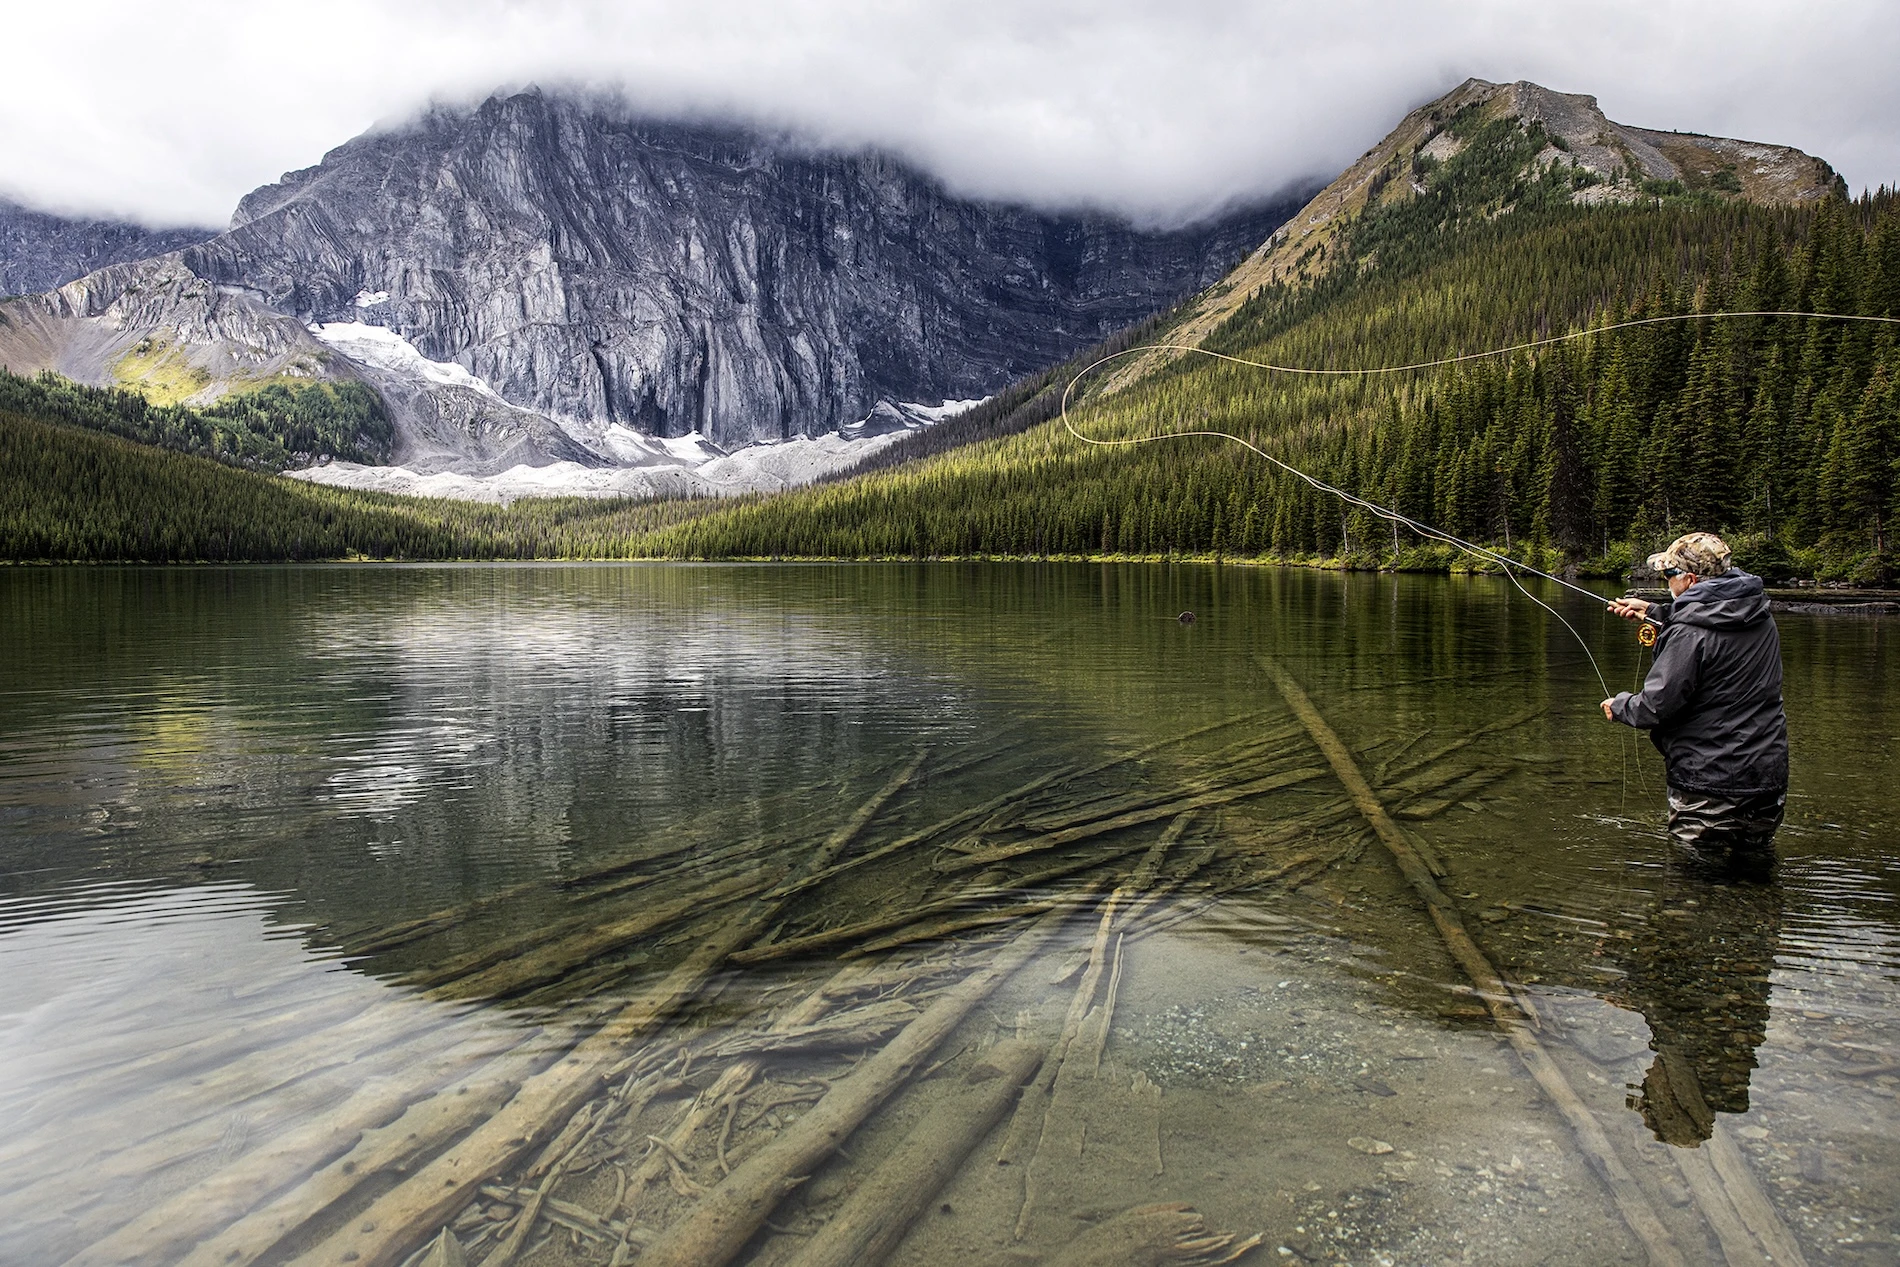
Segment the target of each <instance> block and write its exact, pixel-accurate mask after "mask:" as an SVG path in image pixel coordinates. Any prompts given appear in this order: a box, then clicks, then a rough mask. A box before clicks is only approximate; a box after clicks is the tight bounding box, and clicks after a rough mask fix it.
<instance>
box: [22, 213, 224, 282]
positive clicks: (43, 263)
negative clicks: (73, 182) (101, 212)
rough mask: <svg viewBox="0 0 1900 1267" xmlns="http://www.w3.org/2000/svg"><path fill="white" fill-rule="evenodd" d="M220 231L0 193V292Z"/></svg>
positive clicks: (57, 279) (139, 257)
mask: <svg viewBox="0 0 1900 1267" xmlns="http://www.w3.org/2000/svg"><path fill="white" fill-rule="evenodd" d="M216 234H217V230H216V229H147V228H145V227H143V226H142V225H136V224H127V223H125V222H123V221H120V220H80V219H71V218H68V217H66V216H56V215H52V214H50V213H48V212H44V211H33V210H31V209H29V208H26V207H22V206H20V205H19V204H18V203H14V202H8V201H6V200H5V199H3V198H0V295H28V294H37V293H38V292H40V291H43V290H51V289H53V288H54V287H55V286H64V285H65V284H66V283H67V282H69V281H72V280H73V279H74V278H77V277H84V276H85V275H86V274H87V273H90V272H93V271H94V270H95V269H101V268H105V267H106V266H107V265H109V264H123V263H125V262H127V261H129V260H142V259H149V258H151V257H152V256H154V255H163V254H165V253H166V252H167V251H176V250H178V249H179V248H180V247H185V246H190V245H192V244H193V243H195V242H202V241H204V240H205V239H206V238H209V237H214V236H216Z"/></svg>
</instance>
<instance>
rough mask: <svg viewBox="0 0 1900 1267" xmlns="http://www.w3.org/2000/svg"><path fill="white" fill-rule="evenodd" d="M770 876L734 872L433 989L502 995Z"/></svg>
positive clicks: (761, 884) (739, 894)
mask: <svg viewBox="0 0 1900 1267" xmlns="http://www.w3.org/2000/svg"><path fill="white" fill-rule="evenodd" d="M772 878H773V877H760V876H756V875H742V876H734V877H732V878H730V879H727V880H722V881H720V882H718V883H716V884H711V885H708V886H707V887H706V888H704V889H702V890H700V891H699V892H696V893H689V894H686V895H685V896H682V897H677V898H674V899H673V900H672V901H670V902H662V903H660V904H658V905H655V906H649V907H647V908H645V909H644V910H641V911H639V912H637V913H636V914H633V915H630V916H628V917H627V918H625V919H618V920H611V921H608V922H605V923H597V924H594V925H592V926H591V927H582V928H580V929H579V930H577V931H576V932H574V933H573V934H572V935H570V936H567V937H563V938H561V939H559V940H557V941H553V942H548V943H544V944H543V945H541V946H539V947H537V948H535V949H534V950H533V951H530V952H529V953H526V954H523V955H520V956H518V957H516V958H513V959H506V960H503V961H502V962H501V963H498V964H495V965H494V966H493V967H490V968H485V969H483V970H481V971H479V972H474V973H471V974H469V975H467V976H463V977H450V978H447V979H444V980H439V981H437V982H436V983H435V989H436V991H437V993H439V994H440V995H442V996H443V997H447V998H464V999H478V998H504V997H507V996H508V995H513V994H519V993H521V992H522V991H524V990H530V989H533V988H534V987H536V986H542V985H547V984H549V983H551V982H555V981H558V980H560V979H561V978H563V977H565V976H567V975H568V974H569V973H571V972H573V971H574V970H575V969H577V968H579V967H581V966H582V965H584V964H586V963H589V962H590V961H592V960H594V959H598V958H599V957H600V956H602V955H606V954H611V953H612V952H614V951H616V950H619V949H621V948H622V947H625V946H628V945H631V944H632V943H634V942H636V941H639V940H640V939H641V938H643V937H647V936H650V935H651V934H653V933H656V932H658V931H660V930H661V929H664V928H669V927H671V926H673V925H674V924H678V923H680V922H681V921H682V920H684V919H686V918H687V917H688V916H694V915H703V914H704V913H705V912H707V911H709V910H712V909H715V908H717V907H720V906H723V905H725V904H726V903H728V902H733V901H737V900H739V899H741V898H746V897H751V896H754V895H755V894H757V893H759V892H760V891H761V890H763V889H765V888H767V887H768V886H769V885H770V884H771V882H772Z"/></svg>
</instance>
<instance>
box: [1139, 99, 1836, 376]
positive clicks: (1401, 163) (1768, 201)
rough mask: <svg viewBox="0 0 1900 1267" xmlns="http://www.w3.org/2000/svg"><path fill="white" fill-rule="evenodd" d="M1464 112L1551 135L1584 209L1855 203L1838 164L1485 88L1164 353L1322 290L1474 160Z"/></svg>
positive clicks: (1314, 205) (1434, 122) (1234, 280)
mask: <svg viewBox="0 0 1900 1267" xmlns="http://www.w3.org/2000/svg"><path fill="white" fill-rule="evenodd" d="M1464 112H1469V113H1470V114H1472V115H1475V116H1476V117H1478V118H1480V119H1484V120H1487V121H1489V120H1508V119H1516V120H1518V121H1520V123H1522V124H1523V125H1525V126H1526V128H1528V127H1530V126H1532V125H1535V126H1536V127H1538V128H1540V129H1542V131H1543V132H1544V133H1545V135H1547V136H1548V137H1550V138H1551V141H1552V143H1551V144H1547V145H1546V146H1545V147H1544V148H1543V149H1542V150H1540V151H1539V152H1538V153H1537V154H1536V156H1535V157H1534V158H1533V159H1532V160H1531V165H1532V166H1533V167H1537V168H1545V169H1548V168H1550V167H1552V166H1553V165H1555V166H1559V167H1568V168H1569V169H1571V171H1572V172H1573V173H1577V174H1579V175H1578V176H1577V182H1578V183H1577V187H1576V189H1575V190H1574V192H1573V193H1572V195H1571V197H1572V200H1573V201H1574V202H1577V203H1579V204H1583V205H1594V204H1603V203H1623V204H1629V203H1635V202H1638V201H1641V200H1643V199H1645V198H1653V197H1656V196H1658V195H1656V194H1654V193H1650V192H1646V191H1645V182H1661V183H1662V184H1664V185H1666V184H1667V183H1669V182H1678V183H1680V184H1681V185H1682V190H1681V192H1685V193H1694V192H1700V193H1705V194H1709V195H1711V196H1718V197H1730V198H1735V199H1738V200H1746V201H1749V202H1757V203H1762V204H1765V205H1770V206H1774V205H1790V204H1793V205H1798V204H1802V203H1810V202H1815V201H1818V200H1819V199H1822V198H1826V197H1828V196H1829V195H1833V194H1842V195H1844V194H1845V192H1846V186H1845V184H1844V183H1843V182H1842V181H1841V178H1840V177H1839V176H1838V175H1836V174H1835V172H1834V169H1833V168H1832V167H1831V166H1829V165H1828V164H1827V162H1826V161H1824V160H1822V159H1818V158H1815V157H1814V156H1812V155H1810V154H1806V153H1803V152H1802V151H1800V150H1797V149H1794V148H1793V147H1790V146H1783V145H1770V144H1765V143H1762V142H1756V141H1739V140H1734V139H1731V138H1728V137H1712V136H1705V135H1702V134H1700V133H1689V132H1661V131H1656V130H1654V129H1648V128H1635V127H1629V126H1627V125H1624V124H1619V123H1615V122H1612V121H1611V120H1610V119H1609V118H1608V117H1607V116H1605V115H1604V113H1603V111H1602V110H1601V109H1600V108H1599V107H1598V105H1597V100H1596V98H1595V97H1593V96H1588V95H1586V94H1580V93H1560V92H1555V91H1553V90H1551V89H1549V88H1545V87H1543V86H1542V85H1540V84H1535V83H1531V82H1530V81H1528V80H1518V81H1517V82H1515V83H1510V84H1495V83H1491V82H1489V81H1487V80H1483V79H1477V78H1475V77H1474V78H1470V79H1467V80H1465V81H1464V82H1463V83H1461V84H1459V85H1458V86H1457V87H1456V88H1454V89H1452V90H1451V91H1450V92H1448V93H1446V94H1445V95H1444V96H1442V97H1438V98H1436V99H1435V100H1432V101H1429V102H1427V103H1426V104H1424V105H1422V106H1419V107H1418V108H1417V109H1415V110H1412V111H1411V112H1409V113H1408V114H1407V115H1406V116H1405V118H1403V119H1401V120H1400V121H1399V123H1398V125H1397V126H1396V127H1394V128H1393V129H1392V130H1391V131H1390V132H1388V133H1387V134H1386V135H1385V137H1384V138H1382V139H1381V140H1380V141H1379V143H1378V144H1377V145H1374V146H1373V147H1372V148H1371V149H1369V150H1367V151H1366V152H1365V153H1364V154H1362V155H1360V156H1359V157H1358V158H1357V159H1355V160H1354V161H1353V162H1352V163H1351V164H1350V165H1349V166H1348V167H1347V168H1346V169H1345V170H1344V171H1343V172H1341V173H1340V174H1339V175H1338V176H1336V177H1335V178H1334V179H1333V180H1332V181H1331V182H1329V183H1328V184H1327V185H1326V187H1325V188H1323V189H1321V190H1320V191H1319V193H1317V194H1315V195H1314V196H1313V197H1312V199H1311V200H1310V201H1308V202H1307V203H1306V205H1305V206H1303V207H1301V208H1300V210H1299V211H1297V212H1296V213H1294V215H1293V216H1291V217H1290V218H1289V219H1288V221H1287V222H1286V224H1285V225H1283V226H1281V227H1280V228H1279V229H1278V230H1276V231H1275V232H1274V233H1273V235H1272V236H1271V237H1269V238H1268V239H1267V240H1266V241H1264V242H1262V243H1261V244H1260V245H1259V246H1258V247H1257V248H1255V249H1254V250H1253V251H1252V252H1250V253H1249V254H1248V256H1247V258H1246V259H1244V260H1242V261H1241V262H1240V264H1238V265H1237V266H1236V267H1235V268H1234V270H1233V271H1232V272H1231V273H1229V274H1228V275H1227V276H1226V277H1223V278H1222V279H1221V280H1220V281H1219V282H1217V283H1216V284H1215V285H1213V286H1211V287H1209V288H1208V289H1207V290H1206V291H1204V292H1202V294H1201V295H1199V296H1197V297H1196V298H1195V299H1194V300H1192V301H1190V302H1189V303H1188V304H1187V305H1186V306H1185V308H1184V311H1183V314H1182V317H1181V319H1180V320H1179V321H1178V322H1177V323H1176V324H1175V325H1174V326H1173V327H1172V329H1171V330H1169V331H1168V332H1167V333H1166V336H1165V339H1164V341H1166V342H1172V343H1186V344H1199V343H1200V342H1201V341H1202V340H1203V339H1205V338H1206V337H1207V336H1208V335H1210V334H1212V333H1213V332H1214V331H1215V330H1216V329H1217V328H1218V327H1219V326H1220V325H1221V323H1223V322H1224V321H1226V320H1228V319H1229V318H1231V317H1232V316H1233V315H1234V314H1235V313H1236V312H1237V311H1238V310H1239V308H1240V306H1241V305H1242V304H1243V303H1245V302H1246V300H1247V298H1248V297H1249V296H1250V295H1252V294H1254V293H1256V292H1257V291H1259V290H1261V289H1263V288H1266V287H1271V286H1276V285H1287V284H1296V285H1297V284H1300V283H1301V282H1303V281H1311V280H1314V279H1316V277H1317V276H1318V275H1319V274H1320V273H1321V272H1323V271H1324V270H1325V269H1327V268H1329V267H1331V266H1332V265H1333V264H1334V263H1335V262H1336V261H1337V259H1338V253H1337V251H1336V249H1335V242H1334V239H1335V238H1336V236H1337V235H1338V234H1339V232H1340V231H1341V229H1342V228H1343V227H1344V226H1346V225H1348V224H1350V223H1351V222H1352V220H1353V219H1354V218H1355V217H1356V216H1360V215H1363V214H1364V213H1365V212H1366V211H1367V210H1368V208H1370V207H1373V206H1378V205H1386V206H1390V205H1392V204H1394V203H1395V202H1399V201H1403V200H1406V199H1410V198H1415V197H1419V196H1422V195H1423V194H1424V193H1425V192H1426V187H1425V184H1424V183H1423V181H1422V179H1421V176H1422V175H1423V174H1424V173H1422V172H1421V171H1420V168H1421V167H1429V166H1430V165H1436V164H1439V163H1442V162H1444V161H1445V160H1446V159H1448V158H1450V157H1453V156H1455V155H1456V154H1457V153H1458V152H1459V151H1460V150H1461V149H1462V144H1461V143H1460V142H1459V139H1458V138H1457V137H1456V136H1454V135H1453V133H1452V131H1451V129H1450V125H1451V124H1452V123H1453V121H1454V120H1456V119H1458V118H1459V116H1460V114H1461V113H1464ZM1421 156H1422V161H1421ZM1527 174H1529V173H1527ZM1725 175H1726V176H1728V177H1732V181H1731V180H1730V179H1724V176H1725ZM1731 184H1732V185H1733V188H1730V187H1729V186H1730V185H1731ZM1655 187H1656V186H1655V185H1654V184H1651V185H1650V189H1652V190H1653V189H1654V188H1655ZM1503 210H1508V208H1505V209H1503ZM1177 355H1179V354H1178V353H1173V352H1168V351H1165V350H1157V351H1154V352H1152V353H1149V354H1148V355H1146V356H1143V357H1141V358H1137V359H1133V360H1131V361H1130V362H1129V363H1128V364H1126V365H1124V366H1122V367H1121V368H1119V369H1118V370H1117V371H1116V372H1115V374H1114V375H1113V376H1112V377H1111V379H1110V381H1109V387H1110V389H1111V390H1119V389H1120V388H1123V387H1126V386H1128V385H1130V384H1132V383H1134V382H1136V381H1138V380H1139V379H1141V378H1142V377H1144V376H1146V375H1147V374H1150V373H1152V372H1154V370H1155V369H1156V368H1157V367H1158V366H1160V365H1162V364H1165V363H1167V362H1168V361H1170V360H1172V359H1174V358H1175V357H1176V356H1177Z"/></svg>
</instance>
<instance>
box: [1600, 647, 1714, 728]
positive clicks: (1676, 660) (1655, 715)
mask: <svg viewBox="0 0 1900 1267" xmlns="http://www.w3.org/2000/svg"><path fill="white" fill-rule="evenodd" d="M1671 632H1672V633H1673V634H1674V635H1675V636H1673V637H1669V638H1664V639H1663V640H1662V643H1661V645H1659V646H1658V647H1657V648H1656V660H1655V662H1654V663H1653V664H1651V665H1650V666H1649V676H1648V677H1646V678H1644V679H1643V689H1642V690H1640V691H1638V692H1636V693H1635V694H1631V693H1630V692H1628V691H1624V692H1622V693H1621V694H1619V695H1618V696H1617V697H1616V698H1615V699H1613V700H1612V701H1611V702H1610V715H1611V716H1613V717H1615V718H1616V720H1618V721H1620V722H1622V723H1623V724H1624V725H1625V726H1634V727H1636V728H1637V729H1638V730H1654V729H1655V728H1656V727H1658V726H1662V725H1666V724H1668V723H1669V722H1670V721H1671V720H1672V719H1673V718H1675V717H1676V716H1677V714H1679V713H1681V712H1682V710H1683V709H1684V708H1686V707H1688V704H1689V700H1690V697H1691V696H1693V695H1694V694H1695V688H1696V682H1697V680H1698V679H1699V677H1700V676H1701V670H1702V660H1701V657H1700V656H1699V655H1697V654H1696V640H1695V639H1694V638H1689V637H1684V636H1683V635H1684V634H1685V633H1686V632H1688V631H1687V630H1673V631H1671Z"/></svg>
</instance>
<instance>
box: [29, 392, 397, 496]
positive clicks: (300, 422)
mask: <svg viewBox="0 0 1900 1267" xmlns="http://www.w3.org/2000/svg"><path fill="white" fill-rule="evenodd" d="M0 410H4V411H6V412H9V413H15V414H22V415H25V416H27V417H32V418H44V419H50V420H54V421H58V422H63V423H67V424H69V425H71V426H76V427H88V428H91V429H93V430H95V431H104V432H109V433H110V434H112V435H117V436H124V437H125V438H126V439H128V440H137V441H139V442H140V443H142V444H153V445H157V446H159V447H160V448H165V449H176V450H177V451H178V452H180V453H195V454H198V455H199V456H201V457H208V458H216V459H217V460H218V461H221V462H229V463H232V464H234V465H239V466H249V467H254V468H258V469H263V470H272V471H281V470H283V469H285V468H286V467H288V466H291V465H294V464H296V463H297V462H298V461H300V460H302V461H307V460H308V459H310V458H314V457H317V456H320V455H328V456H330V457H338V458H345V459H348V460H350V461H356V462H379V461H381V460H383V458H385V457H386V456H387V455H388V452H389V440H390V435H391V428H390V424H389V416H388V415H387V414H386V413H385V412H384V411H383V404H382V402H381V401H380V400H378V399H377V398H376V393H375V392H373V391H371V390H370V389H369V388H368V387H366V386H364V385H363V384H362V383H357V382H350V381H342V382H324V383H314V382H313V383H267V384H265V385H264V386H263V387H261V388H259V389H257V390H255V391H248V392H241V393H233V394H232V395H229V396H226V397H224V398H223V399H222V400H220V401H218V402H217V403H216V404H213V405H208V406H205V407H204V408H202V409H193V408H191V407H189V406H186V405H155V404H153V403H152V402H151V401H149V400H147V399H146V398H145V397H144V396H142V395H140V394H139V393H138V392H134V391H125V390H122V389H114V388H106V387H87V386H85V385H84V384H81V383H75V382H73V381H72V380H70V379H65V378H61V377H59V376H58V375H57V374H39V375H35V376H34V377H32V378H26V377H22V376H21V375H18V374H14V373H10V372H9V371H8V370H6V369H5V368H4V367H0Z"/></svg>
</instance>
